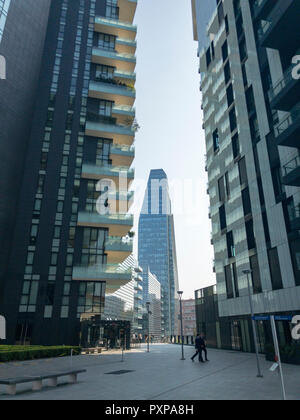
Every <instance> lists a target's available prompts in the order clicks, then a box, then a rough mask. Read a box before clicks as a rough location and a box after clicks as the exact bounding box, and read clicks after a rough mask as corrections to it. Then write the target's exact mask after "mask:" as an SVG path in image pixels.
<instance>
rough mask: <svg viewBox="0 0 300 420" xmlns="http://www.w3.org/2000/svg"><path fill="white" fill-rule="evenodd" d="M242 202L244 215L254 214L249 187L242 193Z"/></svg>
mask: <svg viewBox="0 0 300 420" xmlns="http://www.w3.org/2000/svg"><path fill="white" fill-rule="evenodd" d="M242 200H243V209H244V215H245V216H248V215H249V214H251V213H252V208H251V200H250V193H249V188H248V187H247V188H245V189H244V190H243V191H242Z"/></svg>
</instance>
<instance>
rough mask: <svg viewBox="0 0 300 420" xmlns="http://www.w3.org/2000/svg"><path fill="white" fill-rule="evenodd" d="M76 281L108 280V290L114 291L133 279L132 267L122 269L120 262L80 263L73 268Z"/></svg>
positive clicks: (109, 291)
mask: <svg viewBox="0 0 300 420" xmlns="http://www.w3.org/2000/svg"><path fill="white" fill-rule="evenodd" d="M73 280H74V281H87V282H99V281H103V282H104V281H105V282H106V292H108V293H113V292H115V291H117V290H118V289H119V288H120V287H122V286H125V285H126V284H127V283H128V282H130V281H131V269H128V270H125V271H124V270H121V268H120V266H119V265H118V264H107V265H92V266H87V265H79V266H75V267H74V268H73Z"/></svg>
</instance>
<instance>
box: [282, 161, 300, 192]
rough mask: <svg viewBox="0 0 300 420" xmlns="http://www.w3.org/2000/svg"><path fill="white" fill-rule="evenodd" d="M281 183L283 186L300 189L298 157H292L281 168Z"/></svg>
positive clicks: (299, 162)
mask: <svg viewBox="0 0 300 420" xmlns="http://www.w3.org/2000/svg"><path fill="white" fill-rule="evenodd" d="M282 175H283V177H282V182H283V184H284V185H290V186H293V187H300V156H299V155H298V156H296V157H294V158H293V159H292V160H291V161H290V162H288V163H287V164H286V165H284V167H283V174H282Z"/></svg>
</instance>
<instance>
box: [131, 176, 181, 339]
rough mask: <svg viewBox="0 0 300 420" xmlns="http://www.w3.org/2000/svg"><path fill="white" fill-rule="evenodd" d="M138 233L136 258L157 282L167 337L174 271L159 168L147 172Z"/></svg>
mask: <svg viewBox="0 0 300 420" xmlns="http://www.w3.org/2000/svg"><path fill="white" fill-rule="evenodd" d="M138 236H139V237H138V242H139V243H138V254H139V256H138V260H139V264H140V265H141V267H142V268H143V270H144V276H145V273H147V272H148V270H150V271H151V273H153V274H154V275H156V277H157V279H158V281H159V282H160V284H161V293H162V319H163V321H164V322H163V336H164V337H168V336H171V335H174V331H177V329H176V327H177V321H178V297H177V291H178V272H177V257H176V244H175V232H174V218H173V215H172V210H171V201H170V197H169V190H168V179H167V175H166V173H165V172H164V171H163V170H162V169H157V170H152V171H151V172H150V176H149V180H148V185H147V190H146V193H145V198H144V202H143V207H142V211H141V215H140V220H139V232H138ZM144 282H145V285H144V290H148V285H147V279H146V278H144ZM145 299H146V297H145V296H144V301H145Z"/></svg>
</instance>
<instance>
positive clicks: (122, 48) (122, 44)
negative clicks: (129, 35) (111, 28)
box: [116, 38, 137, 55]
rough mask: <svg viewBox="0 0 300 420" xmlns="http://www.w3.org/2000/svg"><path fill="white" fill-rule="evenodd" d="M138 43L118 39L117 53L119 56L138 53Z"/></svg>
mask: <svg viewBox="0 0 300 420" xmlns="http://www.w3.org/2000/svg"><path fill="white" fill-rule="evenodd" d="M136 47H137V43H136V41H132V40H131V39H124V38H117V39H116V52H117V53H119V54H132V55H134V54H135V53H136Z"/></svg>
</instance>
